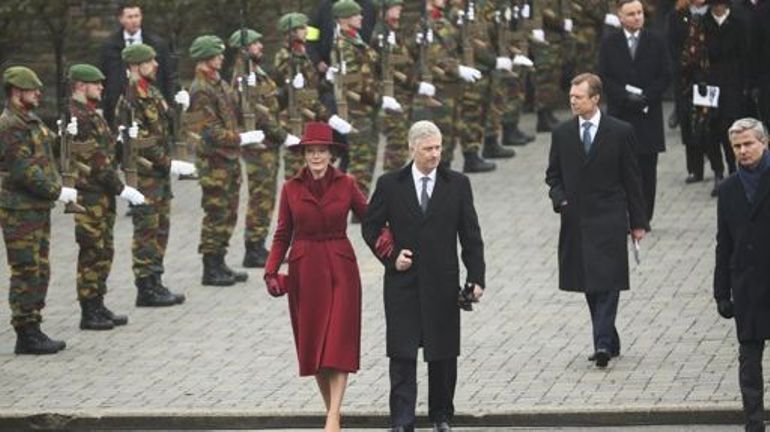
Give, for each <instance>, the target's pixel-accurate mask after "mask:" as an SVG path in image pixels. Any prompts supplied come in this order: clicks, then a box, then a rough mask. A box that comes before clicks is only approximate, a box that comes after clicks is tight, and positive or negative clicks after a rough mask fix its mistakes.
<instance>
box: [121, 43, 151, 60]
mask: <svg viewBox="0 0 770 432" xmlns="http://www.w3.org/2000/svg"><path fill="white" fill-rule="evenodd" d="M120 56H121V57H122V58H123V61H124V62H126V63H128V64H139V63H144V62H147V61H150V60H152V59H154V58H155V49H153V47H151V46H149V45H145V44H133V45H129V46H127V47H125V48H123V51H121V52H120Z"/></svg>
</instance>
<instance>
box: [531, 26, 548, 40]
mask: <svg viewBox="0 0 770 432" xmlns="http://www.w3.org/2000/svg"><path fill="white" fill-rule="evenodd" d="M532 39H534V40H536V41H538V42H542V43H545V32H544V31H543V29H534V30H532Z"/></svg>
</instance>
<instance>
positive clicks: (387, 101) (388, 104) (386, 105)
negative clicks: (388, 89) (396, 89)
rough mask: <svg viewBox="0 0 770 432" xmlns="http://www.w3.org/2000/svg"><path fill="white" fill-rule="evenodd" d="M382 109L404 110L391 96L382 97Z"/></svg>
mask: <svg viewBox="0 0 770 432" xmlns="http://www.w3.org/2000/svg"><path fill="white" fill-rule="evenodd" d="M382 109H384V110H390V111H396V112H402V111H404V108H402V107H401V104H400V103H398V101H397V100H396V98H392V97H390V96H383V97H382Z"/></svg>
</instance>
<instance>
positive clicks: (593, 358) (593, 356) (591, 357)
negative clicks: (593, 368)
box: [588, 352, 620, 362]
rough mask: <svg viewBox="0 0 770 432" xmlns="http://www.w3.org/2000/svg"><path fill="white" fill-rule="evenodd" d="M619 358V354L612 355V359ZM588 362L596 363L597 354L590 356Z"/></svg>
mask: <svg viewBox="0 0 770 432" xmlns="http://www.w3.org/2000/svg"><path fill="white" fill-rule="evenodd" d="M619 356H620V353H619V352H614V353H610V358H615V357H619ZM588 361H590V362H595V361H596V353H593V354H591V355H590V356H588Z"/></svg>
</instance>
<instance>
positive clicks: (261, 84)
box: [232, 56, 286, 152]
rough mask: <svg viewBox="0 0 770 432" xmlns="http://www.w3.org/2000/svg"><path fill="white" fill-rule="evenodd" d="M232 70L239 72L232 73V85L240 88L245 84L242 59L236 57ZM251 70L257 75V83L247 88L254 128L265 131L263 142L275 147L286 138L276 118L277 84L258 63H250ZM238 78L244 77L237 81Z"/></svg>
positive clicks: (278, 106)
mask: <svg viewBox="0 0 770 432" xmlns="http://www.w3.org/2000/svg"><path fill="white" fill-rule="evenodd" d="M233 70H234V71H239V72H241V75H236V74H233V83H232V87H233V88H237V89H238V90H239V91H241V90H242V88H245V87H241V86H242V85H247V83H246V80H245V77H243V75H242V72H243V60H242V57H240V56H239V57H238V59H237V60H236V62H235V65H234V66H233ZM251 70H252V71H253V72H254V75H256V77H257V85H256V86H255V87H249V88H248V95H249V108H250V109H251V110H252V111H253V112H254V113H255V114H256V128H257V129H260V130H262V132H264V133H265V143H266V144H267V145H268V146H269V147H276V146H280V145H282V144H283V142H284V141H285V140H286V130H285V129H284V128H283V126H282V125H281V122H280V121H279V119H278V114H279V113H280V111H281V106H280V104H279V102H278V85H277V84H276V83H275V81H273V79H272V78H270V76H269V75H268V74H267V72H265V71H264V70H263V69H262V68H261V67H260V66H259V65H252V68H251ZM238 78H244V79H242V80H241V81H240V84H238V83H237V81H238ZM255 148H256V147H255V146H246V147H244V148H243V151H244V152H250V151H252V150H251V149H255Z"/></svg>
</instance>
